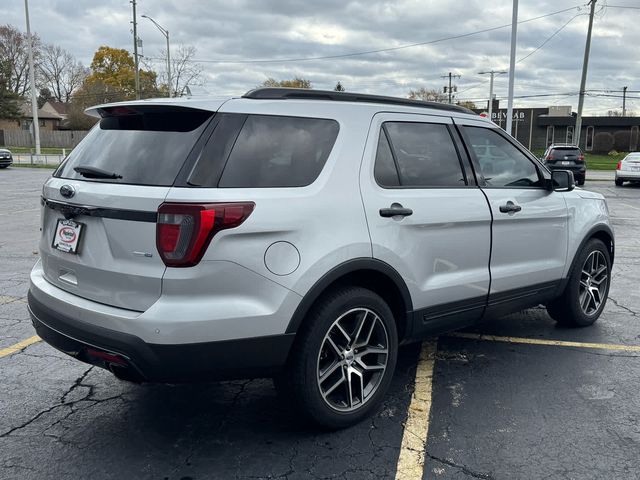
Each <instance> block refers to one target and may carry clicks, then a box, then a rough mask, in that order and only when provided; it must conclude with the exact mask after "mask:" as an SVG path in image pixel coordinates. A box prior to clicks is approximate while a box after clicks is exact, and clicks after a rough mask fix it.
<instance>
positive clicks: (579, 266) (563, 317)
mask: <svg viewBox="0 0 640 480" xmlns="http://www.w3.org/2000/svg"><path fill="white" fill-rule="evenodd" d="M594 252H600V254H602V257H603V259H604V263H605V264H606V272H605V273H606V276H607V278H606V285H605V286H604V288H603V291H602V292H601V294H598V297H599V299H600V304H599V305H598V306H597V307H596V306H595V303H593V304H592V303H591V302H590V303H589V305H588V306H587V308H589V307H591V306H592V308H593V311H592V312H589V313H587V312H585V309H584V308H583V307H582V306H581V305H580V296H581V295H580V287H581V281H582V279H583V276H584V275H583V267H585V262H586V261H587V259H589V258H590V257H591V255H592V254H594ZM596 255H597V254H596ZM598 258H600V257H598ZM588 281H589V285H591V277H589V280H588ZM610 284H611V255H610V253H609V250H608V249H607V247H606V245H605V244H604V243H603V242H602V240H599V239H597V238H592V239H591V240H589V241H588V242H587V243H586V245H585V246H584V248H583V249H582V251H580V252H578V254H577V256H576V260H575V262H574V265H573V267H572V269H571V272H570V274H569V280H568V283H567V286H566V287H565V290H564V292H563V293H562V295H561V296H560V297H558V298H557V299H555V300H553V301H552V302H549V303H548V304H547V306H546V307H547V312H548V313H549V316H551V318H553V319H554V320H555V321H556V322H558V324H560V325H563V326H566V327H588V326H589V325H593V324H594V323H595V321H596V320H597V319H598V317H600V314H601V313H602V310H604V306H605V304H606V303H607V296H608V294H609V287H610ZM583 298H584V297H583Z"/></svg>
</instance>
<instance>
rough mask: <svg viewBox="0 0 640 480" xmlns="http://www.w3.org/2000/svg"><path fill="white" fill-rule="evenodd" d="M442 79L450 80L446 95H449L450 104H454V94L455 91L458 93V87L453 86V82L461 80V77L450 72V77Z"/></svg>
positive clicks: (445, 89)
mask: <svg viewBox="0 0 640 480" xmlns="http://www.w3.org/2000/svg"><path fill="white" fill-rule="evenodd" d="M440 78H449V87H444V93H447V92H448V93H449V103H452V100H453V92H454V91H456V92H457V91H458V87H455V86H453V87H452V86H451V80H452V79H453V78H460V75H454V74H453V73H451V72H449V75H442V76H441V77H440Z"/></svg>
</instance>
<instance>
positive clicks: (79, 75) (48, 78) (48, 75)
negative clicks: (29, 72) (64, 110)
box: [38, 45, 89, 103]
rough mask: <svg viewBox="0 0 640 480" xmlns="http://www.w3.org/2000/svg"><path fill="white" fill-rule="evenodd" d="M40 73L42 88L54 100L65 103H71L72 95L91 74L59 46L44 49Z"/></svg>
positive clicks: (46, 46) (49, 46)
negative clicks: (47, 91)
mask: <svg viewBox="0 0 640 480" xmlns="http://www.w3.org/2000/svg"><path fill="white" fill-rule="evenodd" d="M38 71H39V77H40V82H41V87H42V88H47V89H48V90H49V91H50V92H51V94H52V96H53V98H55V99H56V100H57V101H59V102H64V103H68V102H69V100H70V99H71V94H72V93H73V92H74V91H75V90H76V89H77V88H79V87H80V86H81V85H82V82H83V81H84V79H85V78H86V77H87V75H88V74H89V69H88V68H85V67H84V66H83V65H82V64H81V63H80V62H78V61H77V60H76V59H75V58H74V57H73V55H71V54H70V53H69V52H67V51H66V50H64V49H63V48H61V47H59V46H57V45H45V46H44V47H43V48H42V52H41V58H40V64H39V70H38Z"/></svg>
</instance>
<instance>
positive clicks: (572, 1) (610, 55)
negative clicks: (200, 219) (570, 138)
mask: <svg viewBox="0 0 640 480" xmlns="http://www.w3.org/2000/svg"><path fill="white" fill-rule="evenodd" d="M8 3H11V5H8ZM520 3H521V7H520V20H526V19H529V18H533V17H537V16H540V15H544V14H548V13H551V12H554V11H558V10H562V9H565V8H570V7H573V6H576V5H578V3H579V2H577V0H555V1H552V0H540V1H536V2H520ZM600 3H601V4H604V2H600ZM615 3H616V4H617V5H628V6H637V1H635V0H616V2H615ZM16 4H17V2H2V4H0V16H1V18H3V22H5V23H11V24H13V25H16V26H17V27H19V28H22V29H23V28H24V11H23V9H22V7H21V5H20V6H19V7H17V6H16ZM30 10H31V12H30V13H31V24H32V29H33V31H35V32H36V33H38V35H40V37H41V38H42V39H43V40H44V41H45V42H48V43H56V44H59V45H61V46H62V47H64V48H65V49H67V50H69V51H70V52H72V53H73V54H74V55H75V56H77V57H78V58H79V59H81V60H82V61H83V62H84V63H85V64H89V63H90V61H91V58H92V56H93V52H95V50H96V49H97V48H98V47H99V46H101V45H109V46H113V47H118V48H127V49H131V44H132V36H131V33H130V29H131V25H130V23H129V22H130V20H131V6H130V4H129V2H128V1H127V0H102V1H101V2H95V1H89V0H31V1H30ZM138 12H139V14H145V13H146V14H148V15H151V16H153V17H154V18H155V19H156V20H157V21H158V22H159V23H160V24H162V25H163V26H164V27H166V28H167V29H168V30H169V31H170V32H171V39H172V44H173V45H174V46H177V44H179V43H181V44H186V45H193V46H195V47H196V48H197V50H198V54H197V57H198V58H199V59H201V60H224V59H226V60H260V59H280V58H300V57H304V58H307V57H315V56H326V55H342V54H347V53H351V52H357V51H363V50H376V49H384V48H391V47H397V46H401V45H404V44H411V43H418V42H426V41H430V40H434V39H438V38H443V37H449V36H452V35H458V34H462V33H467V32H472V31H477V30H481V29H485V28H490V27H494V26H499V25H504V24H509V23H510V21H511V1H510V0H495V1H493V2H487V1H486V0H467V1H464V2H455V3H450V2H443V1H442V0H430V1H429V0H396V1H379V0H370V1H349V0H323V1H318V0H305V1H299V0H262V1H258V0H254V1H251V0H225V1H222V0H210V1H206V2H204V1H196V0H138ZM581 12H582V13H585V12H586V8H585V7H584V5H582V7H581ZM576 13H578V10H577V9H575V10H571V11H568V12H565V13H562V14H558V15H554V16H550V17H547V18H544V19H540V20H536V21H533V22H528V23H523V24H520V25H519V32H518V58H521V57H523V56H525V55H526V54H528V53H530V52H532V51H533V50H534V49H535V48H537V47H538V46H539V45H540V44H541V43H542V42H544V41H545V40H546V39H547V38H548V37H549V36H550V35H551V34H552V33H553V32H554V31H556V30H557V29H558V28H559V27H560V26H562V25H563V24H564V23H565V22H567V21H568V20H569V19H570V18H571V17H572V16H574V15H576ZM638 20H640V10H622V9H614V8H607V9H606V10H604V11H602V12H601V13H600V14H599V15H598V17H597V19H596V23H595V30H594V37H593V47H592V60H591V63H590V71H589V81H588V86H587V88H589V89H603V90H605V89H610V90H613V89H618V88H620V87H622V86H623V85H628V86H629V88H630V89H634V90H640V84H634V81H636V80H635V79H637V78H639V77H640V61H639V60H640V59H639V58H638V54H637V53H636V51H637V49H636V47H635V46H636V45H638V44H640V31H639V30H638V29H637V28H636V25H637V24H638ZM139 21H140V24H139V35H140V37H141V38H142V39H143V41H144V54H145V56H147V57H151V58H157V57H159V54H160V52H162V51H163V49H164V47H165V45H164V37H162V36H161V34H160V32H158V31H157V30H156V28H155V27H154V26H153V25H152V24H151V23H150V22H148V21H146V20H145V19H141V18H139ZM586 25H587V17H586V16H585V15H582V16H580V17H578V18H576V19H574V20H573V21H572V22H571V23H570V24H569V25H568V26H567V27H566V28H565V29H563V30H562V32H560V33H559V34H558V35H557V36H556V37H554V38H553V39H552V40H551V41H549V43H548V44H547V45H546V46H545V47H544V48H542V49H541V50H540V51H538V52H536V53H535V54H534V55H532V56H531V57H529V58H528V59H526V60H525V61H523V62H521V63H519V64H518V66H517V71H516V95H517V96H523V95H539V94H545V93H564V92H566V93H569V92H577V91H578V89H579V81H580V69H581V65H582V55H583V52H584V41H585V34H586ZM509 38H510V29H509V28H504V29H500V30H494V31H492V32H488V33H483V34H479V35H475V36H471V37H467V38H460V39H456V40H451V41H447V42H442V43H437V44H433V45H424V46H416V47H412V48H407V49H402V50H396V51H391V52H384V53H375V54H370V55H363V56H357V57H347V58H340V59H328V60H312V61H304V62H291V63H255V64H230V63H203V66H204V68H205V76H206V79H207V82H206V84H205V86H204V88H203V89H200V91H201V92H208V93H211V94H222V95H228V94H240V93H243V92H244V91H246V90H247V89H250V88H253V87H255V86H256V85H257V84H259V83H260V82H262V81H263V80H264V79H266V78H267V77H274V78H290V77H292V76H294V75H299V76H303V77H305V78H309V79H310V80H311V81H312V82H313V84H314V86H315V87H316V88H332V87H333V86H334V85H335V83H336V82H337V81H338V80H339V81H341V82H342V83H343V84H344V85H345V86H346V87H347V89H348V90H351V91H362V92H367V93H379V94H388V95H399V96H404V95H406V94H407V92H408V90H409V89H412V88H419V87H421V86H425V87H427V88H438V89H439V88H442V86H443V85H444V81H443V80H442V79H441V78H439V77H440V75H443V74H445V73H447V72H449V71H453V72H455V73H459V74H461V75H462V78H461V79H460V80H458V88H459V92H460V94H459V96H460V98H467V99H473V100H475V101H478V102H479V103H480V102H481V101H483V100H484V101H486V98H487V97H488V82H487V78H485V77H482V76H480V75H478V72H479V71H481V70H486V69H489V68H501V69H504V68H507V67H508V61H509V57H508V56H509ZM152 62H156V63H155V65H156V68H158V69H161V68H162V65H161V63H160V62H158V61H154V60H152ZM507 81H508V80H507V77H506V76H502V77H500V78H499V79H498V80H497V81H496V94H497V95H498V96H506V91H507ZM637 96H640V95H637ZM558 102H562V103H563V104H572V105H573V106H574V108H575V106H576V105H577V96H570V97H565V98H562V97H548V98H542V99H535V98H532V99H521V100H518V105H521V106H545V105H548V104H553V103H558ZM638 102H640V101H639V100H636V99H631V100H630V102H628V106H629V108H630V109H634V108H636V105H637V109H638V110H640V103H638ZM620 103H621V101H620V99H616V98H604V97H597V98H595V97H594V98H588V99H587V102H586V109H587V111H590V112H594V113H601V114H603V113H606V110H608V109H612V108H619V104H620Z"/></svg>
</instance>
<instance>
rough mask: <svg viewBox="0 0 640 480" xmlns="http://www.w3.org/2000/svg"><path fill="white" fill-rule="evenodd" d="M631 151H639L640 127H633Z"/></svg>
mask: <svg viewBox="0 0 640 480" xmlns="http://www.w3.org/2000/svg"><path fill="white" fill-rule="evenodd" d="M629 143H630V145H629V150H631V151H635V150H638V126H637V125H636V126H633V127H631V141H630V142H629Z"/></svg>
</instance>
